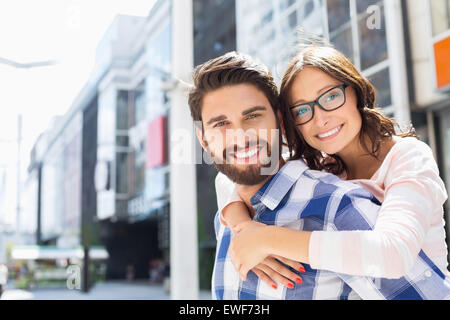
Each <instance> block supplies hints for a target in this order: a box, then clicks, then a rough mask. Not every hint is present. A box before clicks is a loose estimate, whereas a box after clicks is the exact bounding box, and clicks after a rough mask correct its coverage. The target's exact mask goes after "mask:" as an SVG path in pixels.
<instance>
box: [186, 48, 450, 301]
mask: <svg viewBox="0 0 450 320" xmlns="http://www.w3.org/2000/svg"><path fill="white" fill-rule="evenodd" d="M189 106H190V109H191V115H192V117H193V119H194V121H195V122H196V124H197V125H198V128H197V137H198V140H199V142H200V143H201V144H202V147H203V148H204V150H206V151H207V152H208V154H209V155H210V156H211V158H212V159H213V161H214V162H213V163H214V165H215V166H216V168H217V169H218V170H219V171H220V172H222V173H223V174H225V175H226V176H227V177H228V178H229V179H231V180H232V181H233V182H234V183H235V184H236V189H237V192H238V194H239V196H240V198H242V200H243V201H244V202H245V204H246V205H247V207H248V208H249V210H250V212H251V214H252V216H253V220H255V221H257V222H262V223H265V224H272V225H277V226H283V227H287V228H291V229H297V230H308V231H312V230H326V229H337V230H369V229H372V228H373V226H374V224H375V221H376V218H377V214H378V210H379V207H380V206H379V202H378V201H377V200H376V199H375V198H374V197H373V196H372V195H371V194H369V193H368V192H367V191H366V190H364V189H363V188H361V187H360V186H358V185H356V184H353V183H350V182H346V181H341V180H340V179H339V178H337V177H336V176H333V175H331V174H326V173H323V172H318V171H313V170H310V169H309V168H308V167H307V166H306V164H305V163H304V162H303V161H301V160H295V161H289V162H287V163H285V162H284V160H283V158H282V157H281V147H280V146H281V138H280V135H278V138H277V135H276V134H275V135H274V134H273V132H275V133H279V129H282V124H281V123H280V121H279V117H280V113H279V111H278V108H279V105H278V98H277V88H276V85H275V83H274V81H273V78H272V77H271V75H270V73H269V72H268V70H267V69H266V68H265V67H264V66H263V65H261V64H259V63H257V62H256V61H254V60H252V59H251V58H250V57H249V56H245V55H240V54H237V53H234V52H232V53H228V54H226V55H224V56H221V57H219V58H216V59H213V60H210V61H208V62H206V63H205V64H203V65H201V66H199V67H197V68H196V70H195V72H194V87H193V88H192V90H191V92H190V95H189ZM281 120H282V119H281ZM230 132H232V133H233V134H232V135H230V134H229V133H230ZM267 132H269V133H270V134H267ZM362 208H363V210H364V212H361V211H360V210H362ZM218 219H219V217H218V214H216V219H215V228H216V236H217V241H218V243H217V252H216V261H215V266H214V273H213V281H212V284H213V288H212V290H213V297H214V298H216V299H358V298H363V299H450V287H449V286H448V280H446V279H445V276H444V275H443V274H442V272H441V271H440V270H439V269H438V268H437V267H436V266H435V265H434V264H433V262H432V261H431V260H430V259H429V258H428V257H427V256H426V255H425V254H424V253H423V252H420V254H419V257H418V258H417V260H416V263H415V265H414V267H413V268H412V269H411V271H410V272H408V274H407V275H406V276H405V277H403V278H400V279H395V280H391V279H373V278H369V277H356V276H349V275H343V274H337V273H333V272H329V271H321V270H313V269H311V268H310V267H309V266H305V267H306V273H303V274H302V278H303V282H302V284H301V285H297V286H296V287H295V288H293V289H292V290H286V288H285V287H282V286H280V287H278V288H276V289H274V288H272V287H270V286H268V285H267V284H265V283H264V282H262V281H261V280H260V279H259V278H258V277H257V276H256V274H255V273H254V272H249V273H248V275H247V278H246V280H245V281H241V279H240V277H239V274H238V273H237V272H236V271H235V270H234V267H233V265H232V263H231V259H230V255H229V253H228V248H229V246H230V241H231V238H232V233H231V231H230V229H229V228H228V227H224V226H223V225H220V223H219V222H218Z"/></svg>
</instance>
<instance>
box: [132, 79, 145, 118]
mask: <svg viewBox="0 0 450 320" xmlns="http://www.w3.org/2000/svg"><path fill="white" fill-rule="evenodd" d="M134 117H135V124H137V123H139V122H141V121H142V120H144V119H145V80H144V81H142V82H141V84H139V86H138V87H137V88H136V91H135V96H134Z"/></svg>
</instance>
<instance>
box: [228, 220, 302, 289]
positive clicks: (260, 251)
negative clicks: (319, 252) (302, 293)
mask: <svg viewBox="0 0 450 320" xmlns="http://www.w3.org/2000/svg"><path fill="white" fill-rule="evenodd" d="M234 232H235V235H234V237H233V239H232V240H231V243H230V247H229V252H230V256H231V261H232V263H233V266H234V268H235V269H236V271H237V272H238V273H239V275H240V277H241V279H242V280H243V281H245V280H246V278H247V273H248V271H249V270H253V272H255V274H256V275H257V276H258V277H259V278H260V279H261V280H263V281H264V282H266V283H267V284H269V285H270V286H272V287H274V286H275V287H276V283H275V282H274V280H276V281H278V282H280V283H281V284H283V285H286V286H287V287H288V288H291V289H292V288H293V283H292V282H290V281H289V279H291V280H292V281H295V282H297V283H301V281H302V280H301V278H300V277H299V276H298V275H296V274H295V273H294V272H292V271H290V270H289V268H287V267H286V266H284V265H282V264H281V263H280V262H279V261H281V262H283V263H285V264H286V265H288V266H290V267H292V268H294V269H295V270H299V271H301V272H304V270H305V269H304V267H303V266H302V265H301V264H300V263H299V262H296V261H292V260H289V259H285V258H283V257H280V256H271V257H268V256H269V254H271V253H270V252H269V246H268V242H267V241H268V239H267V225H265V224H262V223H259V222H255V221H246V222H243V223H241V224H239V225H238V226H236V227H235V228H234ZM275 258H276V259H278V260H279V261H277V260H275ZM275 287H274V288H275Z"/></svg>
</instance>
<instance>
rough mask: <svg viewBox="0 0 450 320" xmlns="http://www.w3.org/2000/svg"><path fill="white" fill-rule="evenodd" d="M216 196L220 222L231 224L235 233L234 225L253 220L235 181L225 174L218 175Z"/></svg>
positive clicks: (225, 224) (226, 224)
mask: <svg viewBox="0 0 450 320" xmlns="http://www.w3.org/2000/svg"><path fill="white" fill-rule="evenodd" d="M215 186H216V198H217V208H218V210H219V213H220V222H221V223H222V224H223V225H224V226H229V227H230V228H231V231H233V233H234V232H235V231H234V229H233V227H235V226H236V225H238V224H239V223H241V222H244V221H251V220H252V219H251V218H250V214H249V212H248V209H247V207H246V205H245V203H244V201H242V199H241V198H240V197H239V195H238V193H237V191H236V187H235V185H234V183H233V182H232V181H231V180H230V179H228V178H227V177H226V176H225V175H224V174H222V173H219V174H218V175H217V176H216V181H215Z"/></svg>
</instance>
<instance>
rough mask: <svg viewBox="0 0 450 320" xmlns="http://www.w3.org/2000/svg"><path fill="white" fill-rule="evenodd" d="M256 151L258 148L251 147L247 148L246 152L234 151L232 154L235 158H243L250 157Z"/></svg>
mask: <svg viewBox="0 0 450 320" xmlns="http://www.w3.org/2000/svg"><path fill="white" fill-rule="evenodd" d="M257 153H258V149H257V148H254V149H251V150H249V151H247V152H236V153H235V154H234V156H235V157H236V158H238V159H244V158H251V157H253V156H254V155H255V154H257Z"/></svg>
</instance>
